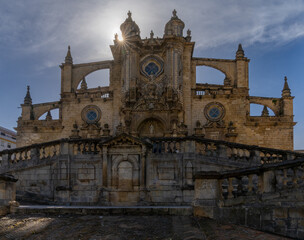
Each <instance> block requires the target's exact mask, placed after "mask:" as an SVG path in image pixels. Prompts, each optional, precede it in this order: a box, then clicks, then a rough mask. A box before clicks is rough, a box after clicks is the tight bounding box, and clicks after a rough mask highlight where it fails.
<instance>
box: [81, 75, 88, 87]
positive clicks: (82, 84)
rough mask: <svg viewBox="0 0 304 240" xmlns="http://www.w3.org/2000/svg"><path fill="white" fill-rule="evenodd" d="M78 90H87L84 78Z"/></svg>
mask: <svg viewBox="0 0 304 240" xmlns="http://www.w3.org/2000/svg"><path fill="white" fill-rule="evenodd" d="M80 89H81V90H87V89H88V85H87V82H86V80H85V77H84V78H83V79H82V82H81V86H80Z"/></svg>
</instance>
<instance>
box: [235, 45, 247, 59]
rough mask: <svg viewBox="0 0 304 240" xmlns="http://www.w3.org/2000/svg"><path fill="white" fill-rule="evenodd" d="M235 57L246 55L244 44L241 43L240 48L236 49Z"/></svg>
mask: <svg viewBox="0 0 304 240" xmlns="http://www.w3.org/2000/svg"><path fill="white" fill-rule="evenodd" d="M235 57H236V59H239V58H244V57H245V54H244V50H243V47H242V44H239V47H238V50H237V51H236V56H235Z"/></svg>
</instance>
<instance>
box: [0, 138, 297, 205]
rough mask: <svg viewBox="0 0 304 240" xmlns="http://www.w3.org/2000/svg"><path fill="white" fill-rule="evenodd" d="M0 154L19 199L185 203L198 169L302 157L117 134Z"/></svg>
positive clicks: (206, 142)
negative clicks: (16, 180) (13, 177)
mask: <svg viewBox="0 0 304 240" xmlns="http://www.w3.org/2000/svg"><path fill="white" fill-rule="evenodd" d="M0 157H2V161H1V167H0V173H4V172H10V173H12V174H14V175H15V176H16V177H18V179H19V180H20V181H19V182H18V183H17V195H18V198H19V199H21V200H22V201H25V202H26V201H30V202H36V203H44V204H45V203H50V202H52V203H54V204H56V203H57V204H60V203H61V204H78V205H79V204H86V205H138V204H149V205H164V204H170V205H189V204H191V202H192V201H193V196H194V182H193V179H192V178H193V176H194V175H195V173H197V172H199V171H208V172H212V171H224V170H233V169H239V168H241V167H250V166H257V165H265V164H270V163H275V162H282V163H284V162H285V161H288V160H295V159H298V158H301V157H303V154H301V153H295V152H289V151H282V150H275V149H267V148H259V147H256V146H248V145H242V144H235V143H229V142H223V141H216V140H207V139H202V138H196V137H184V138H150V139H140V138H134V137H132V136H130V135H126V134H121V135H119V136H117V137H103V138H97V139H62V140H59V141H54V142H48V143H44V144H35V145H31V146H27V147H23V148H16V149H12V150H6V151H3V152H1V153H0ZM198 181H200V180H197V182H196V183H198Z"/></svg>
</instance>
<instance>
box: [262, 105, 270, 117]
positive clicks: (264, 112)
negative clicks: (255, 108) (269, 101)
mask: <svg viewBox="0 0 304 240" xmlns="http://www.w3.org/2000/svg"><path fill="white" fill-rule="evenodd" d="M261 116H262V117H269V111H268V108H267V107H266V106H264V108H263V111H262V115H261Z"/></svg>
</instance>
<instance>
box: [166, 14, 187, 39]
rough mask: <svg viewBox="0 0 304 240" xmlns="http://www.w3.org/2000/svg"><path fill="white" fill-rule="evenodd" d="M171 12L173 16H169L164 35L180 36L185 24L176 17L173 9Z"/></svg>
mask: <svg viewBox="0 0 304 240" xmlns="http://www.w3.org/2000/svg"><path fill="white" fill-rule="evenodd" d="M172 13H173V16H172V17H171V20H170V21H169V22H168V23H167V24H166V26H165V36H178V37H182V36H183V30H184V27H185V24H184V22H183V21H182V20H180V19H179V18H178V16H177V15H176V10H175V9H174V11H173V12H172Z"/></svg>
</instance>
